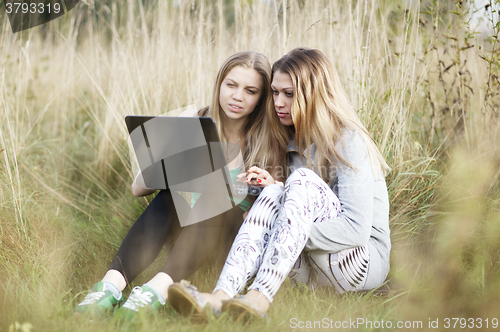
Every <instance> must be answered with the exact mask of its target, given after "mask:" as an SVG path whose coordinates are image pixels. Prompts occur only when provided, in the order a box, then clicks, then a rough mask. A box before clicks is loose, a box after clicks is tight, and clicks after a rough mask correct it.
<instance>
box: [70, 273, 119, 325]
mask: <svg viewBox="0 0 500 332" xmlns="http://www.w3.org/2000/svg"><path fill="white" fill-rule="evenodd" d="M120 302H123V295H121V293H120V298H119V299H117V298H116V297H115V296H114V295H113V293H112V292H111V291H110V290H109V289H106V285H105V284H104V283H103V282H102V281H99V282H98V283H96V284H95V285H94V286H93V287H92V289H91V290H90V293H89V294H88V295H87V296H85V298H84V299H83V301H82V302H81V303H80V304H79V305H77V306H76V308H75V310H74V315H75V316H79V315H91V316H94V317H103V316H104V315H105V314H106V313H107V312H109V311H113V310H114V308H115V306H116V305H118V304H119V303H120Z"/></svg>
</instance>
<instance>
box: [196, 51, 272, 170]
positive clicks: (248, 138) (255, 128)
mask: <svg viewBox="0 0 500 332" xmlns="http://www.w3.org/2000/svg"><path fill="white" fill-rule="evenodd" d="M238 66H241V67H244V68H251V69H254V70H255V71H256V72H257V73H258V74H259V75H260V76H261V78H262V94H261V96H260V99H259V102H258V103H257V106H256V107H255V109H254V111H253V112H252V113H250V115H248V117H247V120H246V122H245V124H244V125H243V127H242V130H241V135H242V136H243V137H244V138H245V147H244V148H243V151H242V155H243V160H244V162H245V169H247V168H248V167H250V166H252V165H260V167H263V168H264V167H265V166H272V165H274V164H275V162H276V161H277V157H276V154H275V152H274V150H273V141H275V140H274V139H273V137H272V132H271V130H270V129H269V126H268V123H267V121H266V110H267V108H268V105H269V101H270V99H271V98H270V96H271V65H270V64H269V60H268V59H267V57H266V56H265V55H264V54H261V53H257V52H251V51H244V52H238V53H235V54H233V55H231V56H230V57H229V58H227V59H226V61H224V63H223V64H222V66H221V67H220V69H219V71H218V73H217V78H216V80H215V86H214V90H213V95H212V100H211V103H210V105H209V106H208V107H205V108H203V109H201V110H199V112H198V115H199V116H210V117H212V118H213V119H214V120H215V123H216V126H217V130H218V132H219V134H220V136H221V140H222V141H223V142H226V141H227V138H226V134H225V131H224V128H225V119H226V116H225V113H224V111H223V110H222V108H221V107H220V100H219V96H220V88H221V85H222V82H223V81H224V79H225V78H226V76H227V74H228V73H229V72H230V71H231V70H232V69H233V68H234V67H238Z"/></svg>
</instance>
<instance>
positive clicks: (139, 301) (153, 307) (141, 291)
mask: <svg viewBox="0 0 500 332" xmlns="http://www.w3.org/2000/svg"><path fill="white" fill-rule="evenodd" d="M164 305H165V299H164V298H163V296H161V295H160V294H158V293H157V291H156V290H155V289H154V288H152V287H150V286H148V285H147V284H145V285H142V286H141V287H139V286H136V287H134V289H132V292H131V293H130V296H129V297H128V299H127V301H125V303H124V304H123V305H122V306H121V308H120V309H119V310H117V312H116V314H115V315H120V316H122V317H132V316H134V315H135V314H137V313H139V311H140V310H144V311H147V312H155V311H157V310H158V309H160V308H162V307H163V306H164Z"/></svg>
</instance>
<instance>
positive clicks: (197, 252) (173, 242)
mask: <svg viewBox="0 0 500 332" xmlns="http://www.w3.org/2000/svg"><path fill="white" fill-rule="evenodd" d="M172 195H178V194H177V193H172V192H171V191H170V190H162V191H160V192H159V193H158V194H157V195H156V197H155V198H154V199H153V200H152V201H151V203H150V204H149V206H148V207H147V208H146V210H145V211H144V212H143V213H142V215H141V216H140V217H139V218H138V219H137V221H136V222H135V223H134V224H133V225H132V227H131V228H130V230H129V231H128V233H127V235H126V237H125V239H124V240H123V242H122V244H121V245H120V248H119V249H118V252H117V253H116V255H115V257H114V258H113V261H112V262H111V264H110V266H109V270H111V269H114V270H118V271H119V272H120V273H122V274H123V276H124V277H125V280H126V281H127V284H128V283H130V282H131V281H132V280H134V279H135V278H136V277H137V276H138V275H139V274H140V273H142V272H143V271H144V270H145V269H146V268H147V267H148V266H149V265H150V264H151V263H153V261H154V260H155V259H156V257H157V256H158V254H159V253H160V251H161V249H162V248H163V246H167V248H168V247H172V248H171V250H170V252H169V254H168V257H167V259H166V261H165V263H164V264H163V266H162V268H161V269H160V271H159V272H165V273H167V274H168V275H170V277H172V279H173V280H174V281H176V282H177V281H180V280H181V279H186V278H189V277H190V276H191V275H192V274H193V273H194V272H196V271H197V270H198V269H199V268H200V267H201V266H202V265H203V263H205V262H206V261H207V260H209V259H212V258H214V257H215V255H219V254H220V255H223V256H221V257H225V255H226V254H227V252H228V250H229V247H230V245H231V243H232V242H233V240H234V237H235V236H236V234H237V232H238V229H239V228H240V226H241V223H242V222H243V217H242V215H243V210H242V209H241V208H240V207H238V206H235V207H233V208H232V209H231V210H229V211H227V212H225V213H223V214H221V215H218V216H216V217H213V218H211V219H208V220H205V221H202V222H199V223H197V224H193V225H189V226H186V227H181V226H180V223H179V219H178V217H177V213H176V208H175V205H174V201H173V198H172ZM186 205H187V202H186ZM184 208H189V206H187V207H184Z"/></svg>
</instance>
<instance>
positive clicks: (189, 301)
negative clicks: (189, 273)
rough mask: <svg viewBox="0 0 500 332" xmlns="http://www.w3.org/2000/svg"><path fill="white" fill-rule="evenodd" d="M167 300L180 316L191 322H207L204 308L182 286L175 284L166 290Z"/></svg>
mask: <svg viewBox="0 0 500 332" xmlns="http://www.w3.org/2000/svg"><path fill="white" fill-rule="evenodd" d="M168 300H169V301H170V304H171V305H172V307H174V309H175V311H177V312H178V313H179V314H181V315H182V316H184V317H186V318H189V319H191V320H192V321H193V322H200V323H206V322H208V316H207V313H206V312H205V308H202V307H201V306H200V305H199V304H198V301H196V299H195V298H194V297H193V296H192V295H191V293H190V292H189V291H188V290H186V288H185V287H184V286H181V285H176V284H174V285H172V286H170V287H169V288H168Z"/></svg>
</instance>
